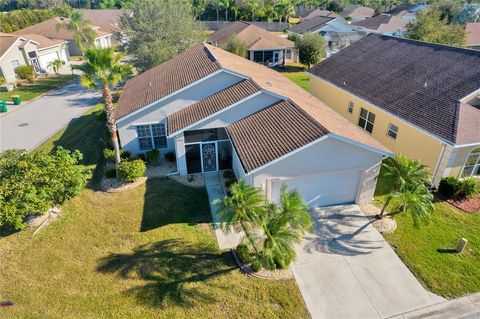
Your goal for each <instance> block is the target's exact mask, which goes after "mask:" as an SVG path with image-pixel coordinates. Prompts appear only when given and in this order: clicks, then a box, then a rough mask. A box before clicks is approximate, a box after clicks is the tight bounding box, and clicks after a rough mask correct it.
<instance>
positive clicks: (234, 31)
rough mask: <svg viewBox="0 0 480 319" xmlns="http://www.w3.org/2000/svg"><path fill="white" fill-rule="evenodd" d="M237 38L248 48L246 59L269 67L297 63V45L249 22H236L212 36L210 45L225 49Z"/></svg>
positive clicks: (209, 39)
mask: <svg viewBox="0 0 480 319" xmlns="http://www.w3.org/2000/svg"><path fill="white" fill-rule="evenodd" d="M233 38H236V39H238V40H240V41H241V42H243V43H244V44H245V47H246V48H247V56H246V58H247V59H249V60H251V61H254V62H257V63H262V64H265V65H268V66H277V65H283V64H285V62H297V55H298V54H297V50H296V49H295V43H293V42H292V41H290V40H287V39H284V38H282V37H280V36H278V35H275V34H272V33H270V32H268V31H267V30H265V29H262V28H260V27H257V26H256V25H253V24H251V23H249V22H244V21H236V22H233V23H231V24H229V25H227V26H226V27H224V28H221V29H220V30H218V31H216V32H214V33H213V34H211V35H210V36H209V38H208V40H207V42H208V43H210V44H212V45H215V46H218V47H221V48H224V47H225V46H226V45H227V44H228V42H229V41H230V40H231V39H233Z"/></svg>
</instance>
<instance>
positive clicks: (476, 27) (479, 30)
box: [465, 22, 480, 46]
mask: <svg viewBox="0 0 480 319" xmlns="http://www.w3.org/2000/svg"><path fill="white" fill-rule="evenodd" d="M465 29H466V32H467V45H468V46H478V45H480V22H475V23H473V22H471V23H467V25H466V26H465Z"/></svg>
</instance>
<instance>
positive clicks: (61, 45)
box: [22, 34, 69, 73]
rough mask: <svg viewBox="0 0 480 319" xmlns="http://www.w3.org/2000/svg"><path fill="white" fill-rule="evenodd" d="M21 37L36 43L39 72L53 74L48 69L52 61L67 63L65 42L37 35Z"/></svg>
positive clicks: (67, 55)
mask: <svg viewBox="0 0 480 319" xmlns="http://www.w3.org/2000/svg"><path fill="white" fill-rule="evenodd" d="M22 37H23V38H26V39H28V40H31V41H33V42H35V43H37V51H36V55H37V58H38V67H39V69H40V72H42V73H47V72H53V69H51V68H49V67H48V64H49V63H50V62H52V61H54V60H61V61H62V62H64V63H66V62H67V61H68V58H69V54H68V43H67V41H65V40H60V39H50V38H47V37H44V36H41V35H38V34H24V35H22ZM35 64H36V63H35Z"/></svg>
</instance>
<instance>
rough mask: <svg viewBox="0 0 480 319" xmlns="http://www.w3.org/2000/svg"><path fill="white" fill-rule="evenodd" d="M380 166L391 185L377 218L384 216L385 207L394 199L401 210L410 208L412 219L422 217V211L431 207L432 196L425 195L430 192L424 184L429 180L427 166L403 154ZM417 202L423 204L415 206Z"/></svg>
mask: <svg viewBox="0 0 480 319" xmlns="http://www.w3.org/2000/svg"><path fill="white" fill-rule="evenodd" d="M382 166H383V168H384V172H383V176H384V177H385V178H386V179H387V180H389V181H390V183H391V186H392V187H391V190H390V192H389V193H388V194H387V198H386V200H385V203H384V205H383V207H382V210H381V211H380V214H379V215H378V218H383V217H384V216H385V209H386V208H387V206H388V205H389V204H390V203H391V202H392V200H393V199H395V200H396V202H397V204H396V206H397V207H402V210H403V211H405V210H410V211H411V212H412V214H413V215H414V220H417V221H418V220H419V218H420V219H424V218H423V217H424V216H425V214H424V213H425V212H427V211H428V212H430V211H431V208H432V207H433V205H431V203H432V200H433V197H430V196H427V195H426V194H427V193H428V194H430V192H429V191H428V189H427V187H426V186H425V184H426V183H428V182H429V181H430V180H431V175H430V174H429V173H428V171H427V167H426V166H425V165H423V164H422V163H421V162H420V161H418V160H410V159H408V158H406V157H405V156H404V155H399V156H397V158H396V159H393V160H388V161H385V162H384V163H383V164H382ZM430 195H431V194H430ZM416 197H417V198H416ZM428 198H430V201H428V200H427V199H428ZM418 204H423V205H424V206H423V207H419V206H416V205H418ZM417 214H419V215H417ZM417 217H418V218H417Z"/></svg>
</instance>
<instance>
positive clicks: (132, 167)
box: [118, 160, 147, 183]
mask: <svg viewBox="0 0 480 319" xmlns="http://www.w3.org/2000/svg"><path fill="white" fill-rule="evenodd" d="M146 170H147V168H146V167H145V163H144V162H143V161H142V160H133V161H123V162H121V163H120V164H119V165H118V175H119V176H120V178H121V179H122V180H123V181H125V182H127V183H131V182H134V181H135V180H137V179H138V178H140V177H142V176H143V175H145V171H146Z"/></svg>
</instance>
